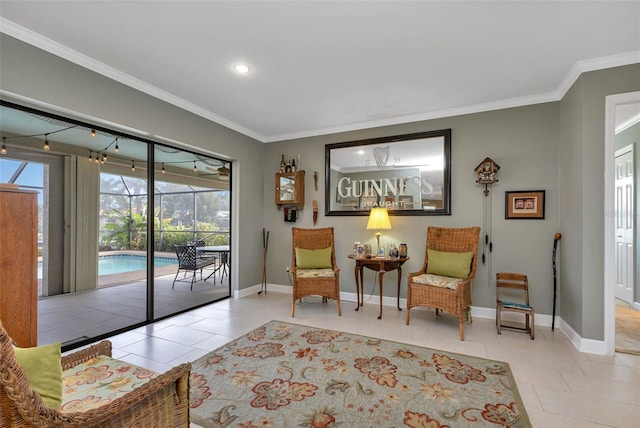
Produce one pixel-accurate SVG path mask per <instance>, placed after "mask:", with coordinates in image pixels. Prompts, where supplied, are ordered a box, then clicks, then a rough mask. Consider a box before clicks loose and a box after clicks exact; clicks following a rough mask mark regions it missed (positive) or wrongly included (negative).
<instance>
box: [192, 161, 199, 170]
mask: <svg viewBox="0 0 640 428" xmlns="http://www.w3.org/2000/svg"><path fill="white" fill-rule="evenodd" d="M193 172H198V167H197V166H196V161H193Z"/></svg>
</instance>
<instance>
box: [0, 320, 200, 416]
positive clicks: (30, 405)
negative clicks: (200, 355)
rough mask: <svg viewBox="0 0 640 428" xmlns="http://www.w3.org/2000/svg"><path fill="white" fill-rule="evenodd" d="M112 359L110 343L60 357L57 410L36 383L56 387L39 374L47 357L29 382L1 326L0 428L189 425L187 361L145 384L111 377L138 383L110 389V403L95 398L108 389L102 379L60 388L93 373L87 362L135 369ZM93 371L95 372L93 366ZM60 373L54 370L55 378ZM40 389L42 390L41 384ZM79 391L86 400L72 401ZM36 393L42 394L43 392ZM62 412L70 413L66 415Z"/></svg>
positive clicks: (130, 373) (121, 375) (121, 374)
mask: <svg viewBox="0 0 640 428" xmlns="http://www.w3.org/2000/svg"><path fill="white" fill-rule="evenodd" d="M40 349H42V348H40ZM35 351H36V352H38V351H39V350H38V349H35ZM51 357H56V355H55V354H51V355H48V357H47V358H46V360H47V366H48V367H51V370H52V372H53V371H54V367H53V366H54V365H55V360H52V358H51ZM110 357H111V342H109V341H108V340H104V341H102V342H100V343H98V344H96V345H92V346H90V347H89V348H86V349H83V350H80V351H77V352H75V353H73V354H69V355H65V356H62V357H61V360H60V365H61V369H62V382H61V383H60V390H61V392H62V399H61V404H60V408H57V407H58V406H57V403H56V404H51V401H50V400H47V399H46V398H45V399H43V398H42V396H41V395H40V393H38V392H37V391H36V390H37V389H38V383H39V382H43V379H46V382H47V383H48V384H49V385H51V383H52V382H53V386H54V387H55V386H57V385H56V384H55V381H53V380H51V379H52V378H53V377H55V376H47V375H46V374H43V370H45V369H43V363H42V361H43V360H44V359H45V358H42V357H41V358H40V359H39V363H38V364H39V365H38V366H36V368H37V370H36V371H35V377H34V374H33V372H31V381H30V380H28V378H27V375H26V374H25V371H28V370H26V366H25V367H24V368H23V366H21V365H20V363H18V360H17V359H16V352H15V350H14V346H13V341H12V339H11V337H9V335H8V333H7V331H6V330H5V329H4V328H3V327H2V324H1V323H0V427H15V428H21V427H30V428H33V427H94V428H95V427H183V428H188V427H189V374H190V370H191V365H190V364H188V363H185V364H180V365H178V366H176V367H174V368H172V369H171V370H169V371H167V372H165V373H162V374H154V375H155V377H149V380H148V381H147V382H146V383H142V382H141V381H140V380H139V379H137V378H135V376H136V373H135V370H134V369H130V370H127V371H125V370H124V369H123V370H122V371H120V372H119V375H118V376H113V377H112V380H111V382H118V381H119V382H123V378H124V377H125V376H131V377H132V379H129V380H128V381H129V382H130V383H131V384H132V383H133V382H135V381H137V382H139V385H138V386H136V387H133V388H130V389H129V390H128V392H125V391H126V389H125V388H124V387H121V388H116V387H113V388H112V389H110V391H112V392H113V395H112V396H111V397H110V400H107V399H102V400H101V399H99V397H100V396H101V395H102V394H103V393H104V390H105V388H106V389H109V384H108V382H107V381H106V380H105V379H102V380H101V381H99V382H95V383H93V384H92V383H91V382H90V381H91V379H89V378H85V379H84V382H80V381H77V382H78V383H77V384H75V385H77V387H75V386H74V387H73V388H64V387H63V385H64V384H65V379H67V381H68V379H69V376H71V377H76V378H81V376H78V375H77V374H76V373H78V372H83V371H87V370H89V369H91V368H92V366H91V363H92V362H94V364H95V361H98V359H99V360H100V364H102V365H103V366H104V365H108V366H109V367H112V366H113V367H123V368H124V367H129V368H131V367H133V365H131V364H129V363H126V362H123V361H120V360H116V359H113V358H110ZM85 363H86V364H85ZM93 369H94V370H96V369H95V367H93ZM105 372H106V370H105ZM59 373H60V372H59V371H58V376H59ZM149 373H152V372H149ZM58 379H59V378H58ZM81 383H82V384H81ZM32 386H33V387H32ZM40 387H41V388H43V386H42V385H40ZM34 388H35V389H34ZM48 389H49V388H47V390H48ZM80 390H82V396H84V397H86V399H85V400H79V399H74V398H73V397H70V396H69V395H68V394H77V393H78V391H80ZM40 391H42V392H43V394H44V395H46V390H44V389H40ZM94 395H95V396H97V397H98V399H96V397H95V396H94ZM45 400H46V401H47V402H49V403H50V404H47V402H45ZM79 401H82V404H83V406H84V408H83V410H82V411H80V410H73V408H74V405H75V404H76V403H78V402H79ZM103 403H105V404H103ZM52 406H53V407H52ZM65 408H67V409H68V411H65V410H64V409H65ZM60 409H62V410H60ZM76 409H77V407H76Z"/></svg>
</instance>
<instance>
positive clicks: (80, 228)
mask: <svg viewBox="0 0 640 428" xmlns="http://www.w3.org/2000/svg"><path fill="white" fill-rule="evenodd" d="M0 109H1V111H0V133H1V136H2V137H3V148H5V149H6V150H2V151H0V183H6V184H13V185H18V186H19V187H21V188H28V189H31V190H35V191H37V192H38V193H39V197H38V213H39V226H38V243H37V246H38V256H39V258H38V260H39V263H38V267H37V268H38V272H39V273H38V343H53V342H57V341H59V342H62V343H63V349H71V348H73V347H77V346H81V345H82V344H83V343H88V342H90V341H94V340H96V339H98V338H101V337H108V336H109V335H111V334H114V333H116V332H120V331H124V330H127V329H130V328H134V327H137V326H140V325H144V324H146V323H149V322H152V321H156V320H158V319H162V318H164V317H167V316H170V315H174V314H176V313H180V312H183V311H186V310H190V309H193V308H194V307H198V306H202V305H205V304H208V303H211V302H213V301H216V300H220V299H223V298H228V297H229V296H230V295H231V286H230V284H231V278H230V275H231V269H230V266H229V265H230V263H231V259H230V250H231V246H232V242H231V239H230V237H231V234H230V231H231V224H230V218H231V215H230V214H231V196H232V182H231V175H232V174H231V171H232V169H231V168H232V162H230V161H228V160H226V159H219V158H216V157H214V156H210V155H207V154H205V153H195V152H192V151H189V150H184V149H182V148H180V147H175V146H172V145H168V144H166V143H159V142H155V141H150V140H147V139H144V138H140V137H136V136H133V135H130V134H123V133H121V132H119V131H116V130H112V129H107V128H104V127H101V126H98V125H93V124H89V123H85V122H78V121H76V120H74V119H67V118H61V117H60V116H55V115H54V116H51V115H50V114H49V113H46V112H42V111H35V110H33V109H30V108H26V107H22V106H17V105H14V104H11V103H4V102H3V104H2V106H1V107H0ZM151 207H152V208H151ZM149 230H152V231H153V233H148V231H149ZM196 241H202V245H203V246H205V247H206V248H209V249H211V250H212V251H211V252H209V253H207V254H203V255H206V256H208V257H210V258H212V259H214V263H212V264H211V265H209V266H207V267H206V269H204V271H201V272H198V275H197V281H196V282H195V283H193V284H192V285H191V284H188V283H187V284H185V283H184V282H179V281H177V282H175V284H174V279H178V280H180V279H183V276H184V274H183V273H180V275H176V274H177V272H178V258H177V254H176V251H175V246H176V245H181V244H185V243H193V242H196ZM223 267H224V269H222V268H223ZM216 269H217V270H216Z"/></svg>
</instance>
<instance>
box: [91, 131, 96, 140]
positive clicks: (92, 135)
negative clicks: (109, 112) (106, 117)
mask: <svg viewBox="0 0 640 428" xmlns="http://www.w3.org/2000/svg"><path fill="white" fill-rule="evenodd" d="M95 136H96V130H95V129H92V130H91V137H92V138H95Z"/></svg>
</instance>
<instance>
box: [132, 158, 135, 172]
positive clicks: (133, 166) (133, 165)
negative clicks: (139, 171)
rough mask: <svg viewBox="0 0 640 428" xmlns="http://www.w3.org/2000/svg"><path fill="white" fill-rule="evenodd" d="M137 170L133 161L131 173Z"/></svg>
mask: <svg viewBox="0 0 640 428" xmlns="http://www.w3.org/2000/svg"><path fill="white" fill-rule="evenodd" d="M135 170H136V164H135V163H134V162H133V160H132V161H131V171H135Z"/></svg>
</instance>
